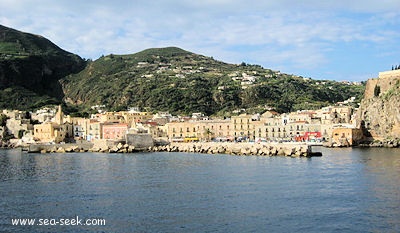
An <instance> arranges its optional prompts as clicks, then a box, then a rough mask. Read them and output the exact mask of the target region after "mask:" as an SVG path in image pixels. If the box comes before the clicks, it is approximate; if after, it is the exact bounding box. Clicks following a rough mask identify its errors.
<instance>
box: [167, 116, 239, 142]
mask: <svg viewBox="0 0 400 233" xmlns="http://www.w3.org/2000/svg"><path fill="white" fill-rule="evenodd" d="M231 128H232V126H231V121H230V120H229V119H228V120H200V121H181V122H170V123H167V124H166V129H167V135H168V138H169V139H170V140H171V141H184V140H185V138H186V140H190V139H192V140H201V141H209V140H211V139H213V138H217V137H218V138H220V139H226V140H228V139H232V134H231Z"/></svg>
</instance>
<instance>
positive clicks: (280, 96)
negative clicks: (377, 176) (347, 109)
mask: <svg viewBox="0 0 400 233" xmlns="http://www.w3.org/2000/svg"><path fill="white" fill-rule="evenodd" d="M363 91H364V86H356V85H348V84H345V83H339V82H334V81H321V80H312V79H308V78H307V79H306V78H303V77H297V76H294V75H288V74H282V73H280V72H279V71H273V70H270V69H264V68H263V67H261V66H259V65H249V64H246V63H242V64H227V63H224V62H221V61H217V60H214V59H213V58H212V57H206V56H203V55H198V54H194V53H191V52H188V51H185V50H182V49H180V48H176V47H168V48H154V49H147V50H144V51H142V52H139V53H135V54H131V55H114V54H110V55H108V56H102V57H100V58H99V59H97V60H96V61H85V60H84V59H82V58H80V57H79V56H77V55H74V54H72V53H69V52H67V51H64V50H62V49H60V48H59V47H58V46H56V45H55V44H53V43H52V42H50V41H49V40H47V39H46V38H43V37H41V36H37V35H33V34H29V33H23V32H20V31H17V30H14V29H11V28H7V27H4V26H1V25H0V109H1V108H9V109H20V110H29V109H35V108H40V107H42V106H45V105H49V104H60V103H62V101H64V102H65V103H67V105H66V109H67V110H68V112H69V113H73V112H75V115H88V114H89V113H90V112H92V110H91V109H90V106H92V105H103V104H104V105H106V106H107V108H108V110H125V109H127V108H128V107H140V108H141V109H143V110H147V111H169V112H171V113H174V114H188V113H192V112H203V113H205V114H208V115H213V114H217V115H229V114H230V113H231V112H232V111H234V110H238V109H246V110H247V112H250V113H251V112H262V111H265V110H266V109H271V108H273V109H275V110H277V111H279V112H288V111H294V110H299V109H316V108H320V107H322V106H325V105H329V104H332V103H335V102H338V101H344V100H346V99H348V98H350V97H352V96H355V97H357V99H356V101H358V100H359V99H361V97H362V93H363Z"/></svg>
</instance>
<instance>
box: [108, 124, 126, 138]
mask: <svg viewBox="0 0 400 233" xmlns="http://www.w3.org/2000/svg"><path fill="white" fill-rule="evenodd" d="M127 131H128V124H127V123H104V124H103V136H102V138H103V139H112V140H122V139H126V133H127Z"/></svg>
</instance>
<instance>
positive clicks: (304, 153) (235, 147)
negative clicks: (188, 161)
mask: <svg viewBox="0 0 400 233" xmlns="http://www.w3.org/2000/svg"><path fill="white" fill-rule="evenodd" d="M151 151H154V152H158V151H161V152H189V153H205V154H230V155H257V156H290V157H311V156H321V155H322V154H321V153H319V152H312V149H311V146H309V145H306V144H300V143H266V144H255V143H213V142H205V143H171V144H169V145H165V146H155V147H152V148H151Z"/></svg>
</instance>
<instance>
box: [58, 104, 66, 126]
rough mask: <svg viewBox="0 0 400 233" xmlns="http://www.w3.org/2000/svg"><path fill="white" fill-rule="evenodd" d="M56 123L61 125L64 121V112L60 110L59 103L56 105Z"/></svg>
mask: <svg viewBox="0 0 400 233" xmlns="http://www.w3.org/2000/svg"><path fill="white" fill-rule="evenodd" d="M56 123H57V124H59V125H62V124H63V123H64V113H63V112H62V108H61V105H58V111H57V113H56Z"/></svg>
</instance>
